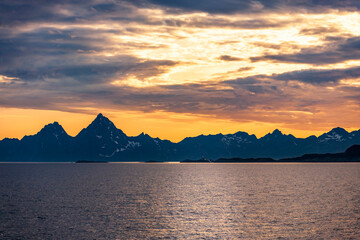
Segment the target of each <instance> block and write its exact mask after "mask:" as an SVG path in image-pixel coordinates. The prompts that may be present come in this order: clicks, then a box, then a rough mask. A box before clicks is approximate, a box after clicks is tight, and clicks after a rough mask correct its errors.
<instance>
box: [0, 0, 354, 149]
mask: <svg viewBox="0 0 360 240" xmlns="http://www.w3.org/2000/svg"><path fill="white" fill-rule="evenodd" d="M144 2H146V4H140V3H137V1H134V2H131V1H119V2H117V3H115V2H112V1H89V2H88V3H86V4H85V3H84V4H83V5H76V4H74V5H71V4H55V5H53V4H51V3H48V5H44V6H43V7H42V8H40V9H37V10H34V11H35V13H31V14H30V13H29V14H27V15H26V14H24V13H22V15H23V16H24V17H21V18H20V17H19V19H16V16H15V17H13V16H10V15H6V14H5V15H4V16H3V17H2V22H3V23H4V24H3V25H2V26H1V28H0V33H2V34H1V36H0V41H1V43H2V44H1V45H2V46H0V53H1V55H0V62H1V66H0V139H3V138H5V137H10V138H22V137H23V136H24V135H32V134H35V133H37V132H38V131H39V130H40V129H41V128H42V127H43V126H44V125H45V124H47V123H50V122H54V121H58V122H59V123H60V124H61V125H62V126H63V127H64V129H65V130H66V131H67V132H68V134H70V135H72V136H75V135H76V134H77V133H78V132H79V131H80V130H81V129H82V128H84V127H86V126H87V125H88V124H90V123H91V121H92V120H93V119H94V118H95V116H96V115H97V114H98V113H100V112H101V113H103V114H104V115H105V116H107V117H108V118H109V119H110V120H112V121H113V122H114V124H115V125H116V126H117V127H118V128H120V129H122V130H123V131H124V132H125V133H126V134H127V135H129V136H135V135H138V134H140V133H141V132H145V133H148V134H149V135H151V136H152V137H160V138H162V139H169V140H171V141H174V142H178V141H180V140H182V139H183V138H185V137H188V136H197V135H200V134H217V133H223V134H227V133H235V132H237V131H245V132H248V133H249V134H255V135H256V136H258V137H261V136H264V135H265V134H266V133H268V132H272V131H273V130H274V129H276V128H277V129H280V130H281V131H282V132H283V133H287V134H290V133H291V134H293V135H295V136H297V137H307V136H310V135H319V134H321V133H323V132H325V131H329V130H331V129H332V128H334V127H337V126H339V127H343V128H345V129H346V130H348V131H352V130H357V129H359V128H360V122H359V117H360V67H359V66H360V25H359V24H358V23H359V22H360V12H359V11H358V9H357V8H356V6H350V5H349V6H342V5H341V6H340V5H339V4H338V3H337V2H336V1H334V4H333V5H331V4H330V2H331V3H332V1H329V4H328V5H326V6H325V5H324V6H315V7H313V8H311V9H310V7H308V8H307V6H306V5H304V6H301V4H300V5H296V6H295V5H294V6H293V5H291V6H290V5H284V6H277V5H276V6H272V7H269V6H268V5H267V4H266V3H265V2H264V1H248V2H251V5H249V6H248V8H249V9H248V10H247V11H243V10H241V9H240V8H239V9H236V6H233V7H232V8H233V9H226V8H225V7H224V8H221V9H215V8H214V9H215V10H214V9H212V8H210V7H209V6H205V5H204V6H203V5H201V4H194V6H192V8H190V7H189V6H188V5H186V6H185V4H184V6H182V5H181V3H177V4H175V3H174V4H173V5H172V4H167V3H164V1H144ZM175 2H177V1H175ZM185 2H186V1H185ZM225 2H226V1H225ZM270 2H272V1H270ZM274 2H275V1H274ZM209 4H211V3H209ZM195 5H196V6H195ZM338 5H339V6H340V7H339V6H338ZM189 8H190V9H189ZM314 9H316V10H314ZM36 11H46V12H47V13H48V14H50V15H51V16H52V17H51V18H50V19H47V18H46V16H48V15H43V14H40V13H39V14H37V12H36ZM18 14H19V16H20V15H21V12H19V13H18ZM44 16H45V17H44ZM119 16H121V17H119Z"/></svg>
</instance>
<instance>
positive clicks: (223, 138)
mask: <svg viewBox="0 0 360 240" xmlns="http://www.w3.org/2000/svg"><path fill="white" fill-rule="evenodd" d="M355 144H360V130H357V131H353V132H350V133H349V132H347V131H346V130H345V129H343V128H339V127H337V128H334V129H332V130H331V131H329V132H327V133H324V134H322V135H321V136H319V137H316V136H310V137H307V138H296V137H294V136H293V135H291V134H289V135H286V134H283V133H281V132H280V131H279V130H277V129H276V130H275V131H273V132H272V133H269V134H267V135H265V136H263V137H261V138H257V137H256V136H255V135H249V134H248V133H246V132H237V133H234V134H227V135H223V134H216V135H200V136H197V137H187V138H185V139H183V140H182V141H181V142H179V143H173V142H171V141H169V140H162V139H159V138H152V137H150V136H149V135H147V134H144V133H142V134H140V135H138V136H135V137H130V136H127V135H126V134H125V133H124V132H123V131H122V130H120V129H118V128H116V126H115V125H114V124H113V123H112V122H111V121H110V120H109V119H108V118H107V117H105V116H103V115H102V114H101V113H100V114H99V115H97V117H96V118H95V120H94V121H93V122H92V123H91V124H90V125H89V126H88V127H86V128H84V129H82V130H81V131H80V133H79V134H78V135H77V136H75V137H72V136H69V135H68V134H67V133H66V132H65V130H64V129H63V127H62V126H61V125H60V124H59V123H57V122H54V123H51V124H48V125H46V126H45V127H44V128H43V129H41V130H40V132H38V133H37V134H35V135H31V136H25V137H23V138H22V139H21V140H19V139H9V138H5V139H3V140H2V141H0V161H7V162H12V161H21V162H43V161H46V162H53V161H54V162H59V161H61V162H67V161H69V162H72V161H78V160H86V161H181V160H184V159H199V158H202V157H205V158H207V159H218V158H234V157H238V158H274V159H280V158H293V157H298V156H302V155H304V154H310V153H311V154H324V153H338V152H344V151H345V150H346V149H347V148H349V147H350V146H352V145H355Z"/></svg>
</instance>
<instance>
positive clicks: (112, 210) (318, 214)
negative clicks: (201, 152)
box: [0, 163, 360, 239]
mask: <svg viewBox="0 0 360 240" xmlns="http://www.w3.org/2000/svg"><path fill="white" fill-rule="evenodd" d="M0 194H1V199H0V238H1V239H158V238H169V239H199V238H200V239H321V238H322V239H360V232H359V229H360V164H357V163H345V164H324V163H322V164H211V163H209V164H206V163H204V164H166V163H164V164H157V163H153V164H152V163H143V164H141V163H117V164H116V163H111V164H70V163H63V164H61V163H58V164H55V163H52V164H46V163H41V164H20V163H18V164H0Z"/></svg>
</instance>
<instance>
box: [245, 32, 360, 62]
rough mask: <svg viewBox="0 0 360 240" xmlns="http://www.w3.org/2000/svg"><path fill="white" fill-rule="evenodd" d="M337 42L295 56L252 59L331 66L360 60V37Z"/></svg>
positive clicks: (254, 60)
mask: <svg viewBox="0 0 360 240" xmlns="http://www.w3.org/2000/svg"><path fill="white" fill-rule="evenodd" d="M335 40H336V41H335V42H332V43H330V44H328V45H325V46H321V47H312V48H305V49H302V50H301V51H300V52H298V53H294V54H277V55H265V56H260V57H252V58H250V59H251V60H252V61H253V62H257V61H273V62H286V63H307V64H317V65H323V64H330V63H340V62H344V61H347V60H357V59H360V37H351V38H346V39H342V38H336V39H335Z"/></svg>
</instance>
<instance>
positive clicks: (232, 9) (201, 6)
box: [148, 0, 360, 14]
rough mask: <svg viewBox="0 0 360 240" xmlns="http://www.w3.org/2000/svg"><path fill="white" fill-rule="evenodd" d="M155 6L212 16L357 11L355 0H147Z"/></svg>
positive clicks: (358, 5)
mask: <svg viewBox="0 0 360 240" xmlns="http://www.w3.org/2000/svg"><path fill="white" fill-rule="evenodd" d="M148 2H150V3H154V4H156V5H160V6H164V7H168V8H178V9H182V10H183V11H202V12H209V13H212V14H233V13H259V12H263V11H269V10H271V11H279V12H281V11H282V12H284V11H288V12H289V11H295V10H296V9H298V10H299V9H304V10H307V11H308V12H323V11H326V10H328V9H329V8H332V9H347V10H354V9H359V7H360V3H359V2H358V1H356V0H347V1H342V0H292V1H286V0H256V1H255V0H224V1H217V0H199V1H196V2H194V1H191V0H172V1H167V0H149V1H148Z"/></svg>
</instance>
